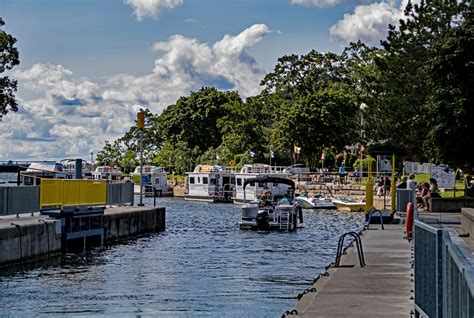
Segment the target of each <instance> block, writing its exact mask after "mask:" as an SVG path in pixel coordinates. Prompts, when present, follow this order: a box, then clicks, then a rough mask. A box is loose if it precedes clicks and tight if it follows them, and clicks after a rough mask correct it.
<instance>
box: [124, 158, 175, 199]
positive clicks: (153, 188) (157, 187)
mask: <svg viewBox="0 0 474 318" xmlns="http://www.w3.org/2000/svg"><path fill="white" fill-rule="evenodd" d="M130 176H131V177H132V179H133V180H134V182H135V186H134V190H133V191H134V193H135V194H140V166H137V167H136V168H135V170H134V172H132V173H131V174H130ZM141 180H142V181H143V195H144V196H146V197H150V196H155V194H156V195H157V196H168V195H171V194H172V192H171V190H170V188H169V187H168V173H167V172H166V170H165V168H163V167H157V166H151V165H143V171H142V179H141Z"/></svg>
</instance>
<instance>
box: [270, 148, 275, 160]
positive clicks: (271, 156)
mask: <svg viewBox="0 0 474 318" xmlns="http://www.w3.org/2000/svg"><path fill="white" fill-rule="evenodd" d="M270 158H275V153H274V152H273V150H271V149H270Z"/></svg>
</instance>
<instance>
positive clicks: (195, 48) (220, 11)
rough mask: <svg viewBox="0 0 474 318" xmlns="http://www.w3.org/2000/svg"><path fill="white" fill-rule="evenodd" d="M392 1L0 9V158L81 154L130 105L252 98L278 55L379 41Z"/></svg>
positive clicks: (144, 0)
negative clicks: (13, 106) (0, 82)
mask: <svg viewBox="0 0 474 318" xmlns="http://www.w3.org/2000/svg"><path fill="white" fill-rule="evenodd" d="M401 6H402V4H401V3H400V2H395V1H389V2H387V1H367V2H363V3H361V2H360V1H358V2H351V1H348V0H238V1H237V0H236V1H234V0H123V1H122V0H67V1H66V0H54V1H53V0H42V1H39V0H0V16H1V17H2V18H3V19H4V21H5V22H6V26H5V30H6V31H7V32H9V33H11V34H13V35H14V36H15V37H16V38H17V39H18V42H17V47H18V49H19V50H20V60H21V65H20V66H18V67H16V68H15V69H14V70H13V71H12V72H11V73H10V74H9V75H11V76H12V77H14V78H16V79H17V80H18V81H19V91H18V94H17V96H18V99H19V106H20V107H19V108H20V111H19V112H18V113H16V114H9V115H7V116H6V117H5V118H4V119H3V121H2V122H1V123H0V142H1V144H2V146H1V147H2V148H3V149H1V151H0V160H4V159H28V158H29V159H61V158H63V157H84V158H88V157H90V155H89V154H90V152H91V151H93V152H94V153H96V152H97V151H99V150H100V149H101V148H102V146H103V145H104V141H105V140H114V139H116V138H117V137H120V136H121V135H122V134H123V133H124V132H125V131H127V130H128V128H129V127H130V125H132V124H133V120H134V117H135V112H136V111H137V110H138V109H139V108H140V106H146V107H149V108H150V109H151V110H152V111H154V112H157V113H159V112H161V111H162V109H163V108H165V107H166V106H167V105H169V104H171V103H174V102H175V101H176V99H177V98H179V97H180V96H183V95H188V94H189V92H190V91H192V90H197V89H199V87H201V86H203V85H216V86H217V87H218V88H220V89H233V90H238V91H239V93H240V94H241V96H242V97H247V96H251V95H254V94H258V92H259V91H260V87H259V85H258V84H259V82H260V80H261V79H262V77H263V76H264V75H265V73H267V72H269V71H271V70H272V68H273V66H274V65H275V63H276V60H277V58H278V57H280V56H283V55H285V54H305V53H307V52H309V51H310V50H312V49H315V50H318V51H325V52H326V51H333V52H340V51H341V50H342V48H343V47H344V46H345V45H346V44H347V43H348V42H349V41H356V40H357V39H359V38H360V39H362V40H363V41H365V42H366V43H369V44H377V43H378V42H379V41H380V39H382V38H384V37H385V35H386V30H387V25H388V23H395V24H396V23H397V21H398V19H400V18H401V17H402V15H401V10H400V8H401Z"/></svg>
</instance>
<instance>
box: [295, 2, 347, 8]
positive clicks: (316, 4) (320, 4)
mask: <svg viewBox="0 0 474 318" xmlns="http://www.w3.org/2000/svg"><path fill="white" fill-rule="evenodd" d="M341 2H343V1H342V0H291V3H292V4H296V5H303V6H308V7H309V6H314V7H320V8H324V7H334V6H335V5H337V4H339V3H341Z"/></svg>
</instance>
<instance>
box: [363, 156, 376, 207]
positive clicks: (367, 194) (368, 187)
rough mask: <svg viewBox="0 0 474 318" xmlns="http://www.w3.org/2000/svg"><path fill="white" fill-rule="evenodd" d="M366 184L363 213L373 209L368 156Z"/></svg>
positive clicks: (372, 190) (372, 182) (370, 169)
mask: <svg viewBox="0 0 474 318" xmlns="http://www.w3.org/2000/svg"><path fill="white" fill-rule="evenodd" d="M367 162H368V164H367V169H368V173H367V175H368V176H367V183H366V185H365V212H369V211H370V210H372V208H373V207H374V180H373V178H372V165H371V161H370V156H367Z"/></svg>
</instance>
